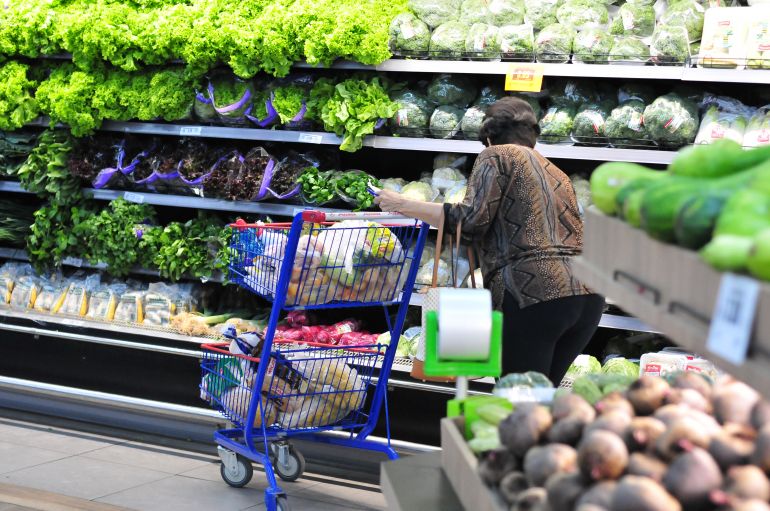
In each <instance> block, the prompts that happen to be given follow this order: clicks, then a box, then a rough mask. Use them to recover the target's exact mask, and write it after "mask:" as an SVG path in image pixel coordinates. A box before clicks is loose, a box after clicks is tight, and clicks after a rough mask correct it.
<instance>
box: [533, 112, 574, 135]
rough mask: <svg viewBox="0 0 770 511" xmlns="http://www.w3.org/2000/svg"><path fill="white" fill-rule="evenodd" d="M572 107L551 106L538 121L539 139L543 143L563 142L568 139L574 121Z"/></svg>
mask: <svg viewBox="0 0 770 511" xmlns="http://www.w3.org/2000/svg"><path fill="white" fill-rule="evenodd" d="M575 110H576V108H575V107H574V106H572V105H565V106H552V107H551V108H549V109H548V110H547V111H546V113H545V115H544V116H543V118H542V119H540V122H539V124H540V137H541V140H542V141H543V142H563V141H564V140H566V139H568V138H569V135H570V132H571V131H572V124H573V122H574V119H575Z"/></svg>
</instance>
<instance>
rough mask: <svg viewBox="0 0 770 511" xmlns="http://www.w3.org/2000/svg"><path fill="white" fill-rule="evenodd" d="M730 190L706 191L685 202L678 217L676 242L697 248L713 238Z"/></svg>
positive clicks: (675, 231)
mask: <svg viewBox="0 0 770 511" xmlns="http://www.w3.org/2000/svg"><path fill="white" fill-rule="evenodd" d="M728 195H729V192H724V191H710V190H709V191H705V192H703V193H701V194H698V196H696V197H693V198H691V199H690V200H688V201H687V202H685V203H684V205H683V206H682V208H681V209H680V210H679V213H678V214H677V217H676V223H675V226H674V234H675V236H676V243H677V245H680V246H682V247H685V248H690V249H693V250H697V249H699V248H701V247H702V246H703V245H705V244H706V243H708V242H709V240H711V236H712V234H713V233H714V225H715V224H716V221H717V217H718V216H719V214H720V213H721V212H722V208H723V207H724V205H725V202H727V196H728Z"/></svg>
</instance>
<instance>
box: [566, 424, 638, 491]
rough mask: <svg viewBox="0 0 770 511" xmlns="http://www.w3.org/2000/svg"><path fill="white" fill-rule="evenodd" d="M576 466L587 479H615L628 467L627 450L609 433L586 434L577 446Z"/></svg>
mask: <svg viewBox="0 0 770 511" xmlns="http://www.w3.org/2000/svg"><path fill="white" fill-rule="evenodd" d="M578 466H579V467H580V472H581V473H582V474H583V475H584V476H585V477H586V478H588V479H590V480H594V481H600V480H603V479H617V478H618V477H620V476H621V474H623V472H624V471H625V470H626V466H628V448H626V444H625V443H624V442H623V440H621V438H620V437H619V436H618V435H616V434H614V433H611V432H609V431H602V430H599V431H593V432H591V433H588V434H587V435H586V436H585V437H583V440H582V441H581V442H580V444H579V445H578Z"/></svg>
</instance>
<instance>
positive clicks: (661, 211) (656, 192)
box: [640, 177, 706, 243]
mask: <svg viewBox="0 0 770 511" xmlns="http://www.w3.org/2000/svg"><path fill="white" fill-rule="evenodd" d="M705 189H706V187H705V186H704V185H703V182H702V180H700V179H694V178H685V177H679V178H669V179H667V180H665V181H662V182H660V183H655V184H654V185H652V186H650V188H648V189H647V190H645V191H644V195H643V196H642V204H641V208H640V226H641V227H642V229H644V231H645V232H646V233H647V234H649V235H650V236H651V237H653V238H655V239H658V240H661V241H664V242H667V243H673V242H674V241H676V235H675V233H674V224H675V222H676V217H677V215H678V214H679V210H680V209H681V208H682V206H683V205H684V204H686V203H687V202H688V201H689V200H690V199H693V198H694V197H697V196H698V194H699V193H702V192H703V191H704V190H705Z"/></svg>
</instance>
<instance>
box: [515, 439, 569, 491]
mask: <svg viewBox="0 0 770 511" xmlns="http://www.w3.org/2000/svg"><path fill="white" fill-rule="evenodd" d="M576 471H577V452H576V451H575V449H573V448H572V447H570V446H569V445H564V444H548V445H544V446H542V447H533V448H532V449H530V450H529V451H528V452H527V455H526V456H525V457H524V473H525V474H526V475H527V479H528V480H529V482H530V484H531V485H532V486H543V485H544V484H545V482H546V481H547V480H548V478H549V477H551V476H552V475H554V474H557V473H560V472H576Z"/></svg>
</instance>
